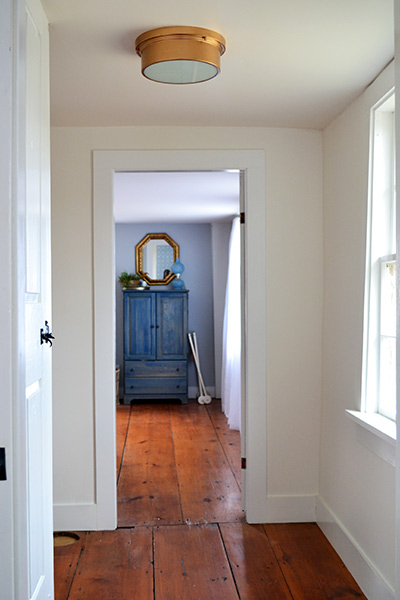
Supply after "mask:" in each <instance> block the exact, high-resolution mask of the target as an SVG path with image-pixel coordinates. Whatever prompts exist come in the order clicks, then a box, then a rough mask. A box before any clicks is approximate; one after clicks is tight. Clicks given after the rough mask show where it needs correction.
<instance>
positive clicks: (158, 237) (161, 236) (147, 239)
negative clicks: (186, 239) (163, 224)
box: [136, 233, 179, 285]
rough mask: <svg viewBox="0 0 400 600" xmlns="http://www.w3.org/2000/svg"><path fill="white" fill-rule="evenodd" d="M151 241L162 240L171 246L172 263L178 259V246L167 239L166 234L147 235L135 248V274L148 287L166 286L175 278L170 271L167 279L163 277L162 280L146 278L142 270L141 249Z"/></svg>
mask: <svg viewBox="0 0 400 600" xmlns="http://www.w3.org/2000/svg"><path fill="white" fill-rule="evenodd" d="M151 240H164V241H165V242H167V244H169V245H170V246H171V248H172V250H173V253H174V260H173V262H175V261H176V259H177V258H179V246H178V244H177V243H176V242H174V240H173V239H172V238H170V237H169V235H168V234H167V233H148V234H147V235H145V236H144V238H143V239H142V240H141V241H140V242H139V243H138V244H137V246H136V273H137V274H138V275H139V276H140V277H141V279H144V281H145V282H146V283H148V284H149V285H167V283H170V281H172V280H173V278H174V277H175V275H174V274H173V273H172V271H171V272H170V273H169V275H167V277H164V278H163V279H151V277H149V276H148V274H147V272H145V271H144V270H143V248H144V247H145V245H146V244H147V243H148V242H150V241H151ZM171 266H172V265H171Z"/></svg>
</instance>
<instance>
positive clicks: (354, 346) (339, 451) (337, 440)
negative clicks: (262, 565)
mask: <svg viewBox="0 0 400 600" xmlns="http://www.w3.org/2000/svg"><path fill="white" fill-rule="evenodd" d="M392 86H393V65H391V66H390V68H389V69H387V70H386V71H385V72H384V73H383V74H382V76H380V77H379V78H378V80H377V81H375V83H374V84H372V85H371V86H370V87H369V88H368V89H367V90H366V92H365V93H364V94H363V95H362V96H361V97H360V98H359V99H358V100H357V101H355V102H354V103H353V104H352V105H351V106H349V107H348V108H347V109H346V110H345V111H344V112H343V113H342V114H341V115H340V116H339V117H338V118H337V119H336V120H335V121H334V122H333V123H331V124H330V125H329V126H328V127H327V128H326V129H325V131H324V136H323V139H324V311H323V314H324V318H323V323H324V326H323V352H322V361H323V364H322V372H323V387H322V396H323V408H322V426H321V463H320V492H319V493H320V505H319V515H318V518H319V521H320V522H321V524H322V526H323V528H324V530H325V532H326V533H327V534H328V536H329V537H330V539H331V541H332V542H333V543H334V544H335V545H336V546H337V548H338V550H339V551H340V552H341V554H342V556H346V557H347V561H348V566H349V567H350V568H351V570H352V571H353V574H354V575H355V576H356V578H358V580H359V583H360V584H362V587H363V588H364V590H366V591H367V592H368V597H370V598H371V600H372V599H375V598H379V600H383V599H384V598H391V597H392V590H391V589H390V587H391V586H392V587H394V584H395V583H394V582H395V559H394V550H395V469H394V468H393V467H392V466H391V465H389V464H388V463H386V462H384V461H383V460H382V459H381V458H379V457H378V456H377V455H375V454H373V453H372V452H371V451H370V450H368V449H366V448H365V447H364V446H362V445H361V444H360V443H359V442H358V441H357V425H356V424H355V423H353V422H351V421H350V420H349V419H348V417H346V414H345V409H353V410H360V400H361V363H362V325H363V294H364V269H365V248H366V223H367V198H368V196H367V194H368V154H369V152H368V148H369V118H370V108H371V106H372V105H373V104H374V103H375V102H376V101H377V100H378V99H379V98H380V97H381V96H383V95H384V93H385V92H386V91H388V89H390V88H391V87H392ZM351 556H353V558H354V560H353V559H352V558H351ZM364 559H365V560H364ZM349 560H350V563H349ZM369 566H372V570H370V571H369ZM375 572H378V573H380V575H381V578H379V577H378V578H377V579H376V578H375ZM384 580H386V582H387V583H388V584H389V585H388V586H386V585H385V583H384ZM374 586H378V587H374ZM374 590H375V591H374Z"/></svg>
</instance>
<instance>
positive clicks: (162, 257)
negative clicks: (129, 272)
mask: <svg viewBox="0 0 400 600" xmlns="http://www.w3.org/2000/svg"><path fill="white" fill-rule="evenodd" d="M177 258H179V246H178V244H177V243H176V242H174V240H173V239H172V238H170V237H169V235H168V234H167V233H148V234H147V235H145V237H144V238H143V239H142V240H141V241H140V242H139V243H138V244H137V246H136V273H137V274H138V275H140V277H141V278H142V279H144V281H145V282H146V283H148V284H149V285H166V284H167V283H169V282H170V281H172V279H173V278H174V274H173V273H172V271H171V266H172V265H173V263H174V262H175V259H177Z"/></svg>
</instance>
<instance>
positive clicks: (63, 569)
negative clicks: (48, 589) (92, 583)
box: [54, 531, 86, 600]
mask: <svg viewBox="0 0 400 600" xmlns="http://www.w3.org/2000/svg"><path fill="white" fill-rule="evenodd" d="M78 535H79V540H78V541H76V542H75V543H74V544H71V545H70V546H57V547H55V548H54V593H55V598H56V600H67V598H68V595H69V591H70V588H71V586H72V582H73V579H74V576H75V571H76V568H77V566H78V562H79V558H80V556H81V553H82V551H83V550H84V547H85V539H86V533H85V532H82V531H81V532H79V533H78Z"/></svg>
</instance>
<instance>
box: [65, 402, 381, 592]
mask: <svg viewBox="0 0 400 600" xmlns="http://www.w3.org/2000/svg"><path fill="white" fill-rule="evenodd" d="M117 454H118V457H117V459H118V464H117V468H118V465H120V478H119V483H118V523H119V527H120V528H119V529H118V530H117V531H107V532H90V533H85V532H80V533H79V535H80V540H79V541H78V542H76V544H73V545H72V546H66V547H62V548H60V547H57V548H55V598H56V600H125V599H126V600H128V599H129V600H133V598H134V599H135V600H214V599H215V600H222V599H223V600H290V599H291V600H335V599H339V598H340V600H352V599H354V598H359V599H364V600H366V599H365V596H363V594H362V593H361V591H360V589H359V588H358V586H357V584H356V583H355V581H354V579H353V578H352V577H351V575H350V573H349V572H348V571H347V569H346V568H345V567H344V565H343V563H342V561H341V560H340V558H339V557H338V555H337V554H336V552H335V551H334V550H333V548H332V547H331V546H330V544H329V543H328V541H327V540H326V538H325V537H324V535H323V534H322V532H321V530H320V529H319V528H318V527H317V525H316V524H290V525H248V524H246V523H244V522H243V517H244V515H243V513H242V511H241V502H240V485H239V484H240V435H239V433H238V432H236V431H235V432H234V431H231V430H230V429H229V428H228V426H227V423H226V418H225V416H224V415H223V414H222V413H221V412H220V403H219V402H216V401H213V403H212V404H211V405H207V406H206V405H203V406H201V405H199V404H198V403H197V402H196V401H191V402H189V404H188V405H186V406H183V405H180V404H171V405H168V404H167V403H158V404H143V405H133V406H132V407H129V406H121V407H118V410H117ZM193 523H196V524H193ZM374 600H375V599H374Z"/></svg>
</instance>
